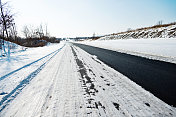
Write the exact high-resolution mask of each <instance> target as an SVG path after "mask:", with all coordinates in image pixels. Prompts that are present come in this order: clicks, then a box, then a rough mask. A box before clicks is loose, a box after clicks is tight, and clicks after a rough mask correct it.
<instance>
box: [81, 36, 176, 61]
mask: <svg viewBox="0 0 176 117" xmlns="http://www.w3.org/2000/svg"><path fill="white" fill-rule="evenodd" d="M78 43H82V44H86V45H91V46H95V47H100V48H105V49H110V50H114V51H118V52H122V53H128V54H132V55H137V56H142V57H146V58H150V59H156V60H161V61H167V62H171V63H176V38H152V39H118V40H95V41H81V42H78Z"/></svg>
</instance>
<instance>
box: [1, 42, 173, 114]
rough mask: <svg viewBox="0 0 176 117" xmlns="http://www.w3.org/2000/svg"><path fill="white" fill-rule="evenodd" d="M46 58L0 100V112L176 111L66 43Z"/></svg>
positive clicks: (99, 112) (93, 112)
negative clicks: (39, 66) (40, 67)
mask: <svg viewBox="0 0 176 117" xmlns="http://www.w3.org/2000/svg"><path fill="white" fill-rule="evenodd" d="M61 45H62V44H61ZM61 45H55V46H54V47H56V48H57V49H58V47H61ZM57 46H58V47H57ZM44 48H45V47H44ZM46 48H48V49H51V48H52V47H51V46H50V47H46ZM56 48H55V49H56ZM38 50H40V48H38ZM36 51H37V49H36ZM41 51H42V50H40V52H41ZM40 52H39V53H40ZM31 53H32V50H31ZM32 57H33V56H28V58H29V59H30V58H32ZM46 58H49V59H47V60H43V63H46V61H47V63H46V64H45V67H43V68H42V69H41V71H40V72H38V73H34V74H32V75H34V76H35V77H33V76H30V77H33V79H30V77H27V78H26V79H29V80H30V81H28V82H27V83H26V82H20V84H21V85H18V86H19V87H18V86H17V87H14V89H15V90H13V91H10V92H8V94H7V95H9V97H7V98H6V100H5V101H3V99H1V100H0V116H1V117H10V116H13V117H40V116H42V117H87V116H90V117H98V116H107V117H112V116H117V117H125V116H128V117H132V116H133V117H140V116H143V117H144V116H145V117H151V116H152V117H158V116H164V117H170V116H173V117H174V116H176V109H175V108H174V107H171V106H169V105H168V104H166V103H164V102H163V101H161V100H160V99H158V98H157V97H155V96H154V95H152V94H151V93H149V92H147V91H146V90H144V89H143V88H142V87H140V86H139V85H137V84H136V83H134V82H132V81H131V80H129V79H128V78H127V77H125V76H124V75H122V74H120V73H119V72H117V71H115V70H113V69H112V68H110V67H108V66H107V65H105V64H104V63H103V62H101V61H99V60H98V59H97V58H96V57H95V56H92V55H90V54H88V53H87V52H85V51H83V50H82V49H80V48H78V47H76V46H73V45H71V44H66V46H64V47H63V48H62V49H60V51H58V52H55V53H54V54H51V56H50V57H46ZM41 64H42V63H40V65H41ZM29 70H32V68H29ZM20 71H21V70H20ZM27 71H28V70H24V71H23V72H27ZM13 76H15V73H14V74H13ZM17 76H18V77H20V78H21V77H23V76H24V75H23V74H21V75H17ZM13 78H16V77H12V78H9V79H8V81H6V83H7V82H13ZM5 79H6V78H5ZM5 79H4V80H1V81H0V82H5ZM24 85H25V87H24ZM0 86H1V85H0ZM4 86H5V85H4ZM0 89H2V87H0ZM12 89H13V88H12ZM10 94H11V95H10Z"/></svg>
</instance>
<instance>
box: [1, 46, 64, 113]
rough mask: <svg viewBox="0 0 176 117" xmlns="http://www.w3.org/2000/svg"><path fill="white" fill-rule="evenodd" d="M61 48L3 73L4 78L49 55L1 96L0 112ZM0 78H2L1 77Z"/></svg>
mask: <svg viewBox="0 0 176 117" xmlns="http://www.w3.org/2000/svg"><path fill="white" fill-rule="evenodd" d="M64 46H65V45H64ZM64 46H63V47H64ZM63 47H62V48H63ZM62 48H60V49H58V50H56V51H54V52H52V53H50V54H48V55H46V56H44V57H42V58H40V59H38V60H36V61H34V62H32V63H30V64H27V65H25V66H23V67H22V68H19V69H17V70H15V71H13V72H11V73H9V74H7V75H5V76H4V77H1V78H3V79H4V78H6V77H7V76H9V75H12V74H13V73H15V72H17V71H19V70H21V69H23V68H26V67H29V66H30V65H32V64H34V63H36V62H38V61H40V60H42V59H44V58H46V57H49V58H48V60H47V61H45V62H44V63H43V64H42V65H40V66H39V68H38V69H37V70H35V71H34V72H32V73H31V74H30V75H28V76H27V77H26V78H25V79H23V80H22V81H21V82H20V83H19V84H18V85H17V86H16V87H15V88H14V89H13V90H12V91H11V92H10V93H8V94H7V95H6V96H4V97H3V98H2V100H1V101H0V112H1V111H2V110H3V109H4V108H5V107H6V106H7V105H8V104H9V103H10V102H11V101H13V100H14V99H15V98H16V96H17V95H18V94H19V93H20V92H21V91H22V89H23V88H24V87H25V86H26V85H27V84H29V82H30V81H31V80H32V79H33V78H34V77H35V76H36V75H37V74H38V73H39V72H40V71H41V70H42V69H43V68H44V66H45V65H46V64H47V63H48V62H49V61H50V60H51V59H52V58H53V57H54V56H55V55H56V54H57V53H58V52H59V51H60V50H61V49H62ZM1 80H2V79H1Z"/></svg>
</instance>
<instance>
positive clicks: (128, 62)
mask: <svg viewBox="0 0 176 117" xmlns="http://www.w3.org/2000/svg"><path fill="white" fill-rule="evenodd" d="M73 44H74V45H75V46H78V47H80V48H81V49H83V50H85V51H86V52H88V53H90V54H92V55H96V56H97V58H98V59H100V60H101V61H103V62H104V63H106V64H107V65H109V66H110V67H112V68H114V69H115V70H117V71H119V72H120V73H122V74H124V75H125V76H127V77H128V78H129V79H131V80H132V81H134V82H136V83H137V84H139V85H140V86H142V87H143V88H144V89H146V90H148V91H149V92H151V93H153V94H154V95H155V96H156V97H158V98H160V99H161V100H163V101H164V102H166V103H168V104H169V105H173V106H175V107H176V64H172V63H167V62H161V61H157V60H150V59H146V58H143V57H138V56H133V55H128V54H124V53H120V52H115V51H111V50H106V49H101V48H97V47H92V46H87V45H83V44H76V43H73Z"/></svg>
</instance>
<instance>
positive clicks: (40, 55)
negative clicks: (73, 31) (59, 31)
mask: <svg viewBox="0 0 176 117" xmlns="http://www.w3.org/2000/svg"><path fill="white" fill-rule="evenodd" d="M63 46H64V43H60V44H51V45H49V46H45V47H37V48H27V50H25V51H16V52H14V53H11V56H10V59H8V58H7V57H1V58H0V100H1V99H3V98H4V97H5V96H7V95H8V94H9V93H10V92H11V91H12V90H14V89H15V88H16V87H18V86H21V85H23V83H22V82H24V80H25V79H26V78H28V79H32V78H33V77H34V76H35V74H36V73H38V72H39V71H40V70H41V69H42V67H43V66H44V65H45V64H46V63H47V62H48V61H49V60H50V59H51V58H52V56H54V54H56V53H57V52H58V49H60V48H62V47H63ZM31 76H32V77H31ZM25 82H26V81H25ZM20 83H21V84H20ZM26 83H27V82H26ZM5 99H6V98H5Z"/></svg>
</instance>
